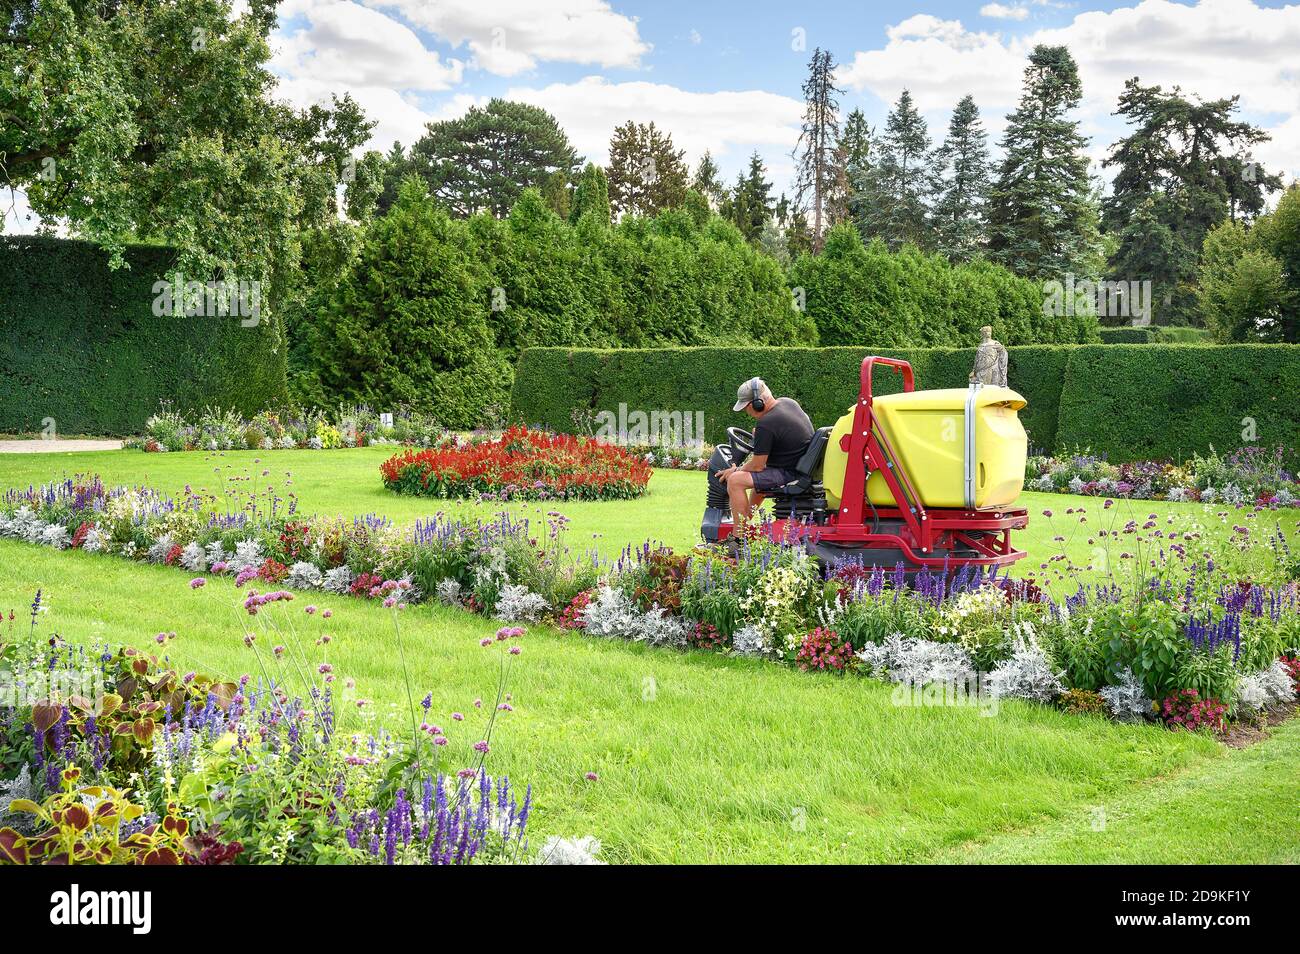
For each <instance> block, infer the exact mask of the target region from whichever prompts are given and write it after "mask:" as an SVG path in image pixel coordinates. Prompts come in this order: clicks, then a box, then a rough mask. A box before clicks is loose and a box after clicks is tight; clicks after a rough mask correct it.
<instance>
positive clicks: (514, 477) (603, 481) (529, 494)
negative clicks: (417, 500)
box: [379, 427, 651, 500]
mask: <svg viewBox="0 0 1300 954" xmlns="http://www.w3.org/2000/svg"><path fill="white" fill-rule="evenodd" d="M379 469H380V473H381V474H382V475H383V479H384V485H385V486H386V487H388V488H389V489H390V490H395V491H397V492H398V493H404V494H416V495H421V496H427V497H491V498H495V499H499V500H519V499H523V500H612V499H630V498H632V497H639V496H641V495H642V494H643V493H645V489H646V485H647V484H648V483H649V481H650V473H651V470H650V465H649V464H647V463H646V462H645V461H644V460H643V459H642V458H640V457H638V456H636V455H634V454H630V453H628V452H627V451H625V450H623V449H622V448H619V447H614V446H613V445H610V444H604V443H601V442H600V441H598V440H595V439H594V438H587V437H573V436H571V435H568V434H550V433H547V432H544V431H530V430H528V429H527V428H523V427H515V428H511V429H510V430H508V431H506V432H505V433H504V434H502V435H501V437H500V438H498V439H497V440H494V441H487V442H484V443H478V444H465V445H458V446H447V447H437V448H430V449H428V450H422V451H405V452H404V453H401V454H397V455H395V456H393V457H390V458H389V459H388V460H386V461H384V463H383V464H382V465H381V466H380V468H379Z"/></svg>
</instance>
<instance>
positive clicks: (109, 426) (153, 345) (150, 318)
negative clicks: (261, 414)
mask: <svg viewBox="0 0 1300 954" xmlns="http://www.w3.org/2000/svg"><path fill="white" fill-rule="evenodd" d="M125 257H126V264H127V266H128V267H126V268H123V269H119V270H117V271H110V270H109V267H108V255H107V254H106V253H105V252H104V251H102V250H101V249H100V248H99V247H98V246H96V245H93V244H91V243H89V242H80V241H69V240H65V239H56V238H48V237H44V236H31V235H11V236H0V368H3V369H4V372H3V374H0V432H18V433H24V432H35V431H40V430H42V429H43V428H44V427H45V423H44V422H45V420H46V419H47V418H51V419H53V420H54V422H55V425H54V426H55V427H56V428H57V430H58V432H59V433H62V434H138V433H140V431H141V430H142V429H143V427H144V423H145V420H146V419H148V417H149V416H150V415H151V414H153V413H155V412H156V411H157V410H158V409H159V406H160V405H161V403H162V402H163V401H167V402H169V403H170V405H171V407H172V408H174V409H175V410H176V411H179V412H190V413H192V412H198V411H200V410H201V409H202V408H204V407H205V406H207V405H213V406H220V407H230V408H234V409H236V410H238V411H241V412H243V413H244V414H246V415H248V416H251V415H253V414H255V413H256V412H258V411H260V410H262V409H264V408H266V407H267V406H269V405H278V404H281V403H283V402H284V400H285V396H286V395H285V348H284V341H283V336H282V334H281V331H280V327H279V324H278V323H277V322H276V321H275V320H273V317H272V316H270V315H269V314H267V313H266V312H265V311H263V313H262V315H261V321H260V322H259V323H258V324H257V325H255V326H252V327H244V326H243V325H242V324H241V322H240V319H239V318H234V317H226V318H208V317H201V316H195V317H189V318H186V317H183V316H176V317H172V316H161V317H160V316H155V315H154V314H153V303H154V299H155V297H156V294H155V292H154V290H153V285H154V283H155V282H157V281H160V280H164V279H165V275H166V272H167V270H168V269H169V268H170V267H171V265H172V258H173V253H172V251H171V250H170V249H167V248H159V247H153V246H131V247H129V248H128V249H127V250H126V256H125ZM189 277H191V276H187V278H189Z"/></svg>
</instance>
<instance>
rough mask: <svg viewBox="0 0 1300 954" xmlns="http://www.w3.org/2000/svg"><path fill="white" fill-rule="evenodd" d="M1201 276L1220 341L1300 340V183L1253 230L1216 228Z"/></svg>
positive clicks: (1208, 315) (1229, 225)
mask: <svg viewBox="0 0 1300 954" xmlns="http://www.w3.org/2000/svg"><path fill="white" fill-rule="evenodd" d="M1199 278H1200V289H1199V294H1200V306H1201V317H1202V318H1203V319H1204V321H1205V325H1206V327H1207V328H1209V330H1210V332H1211V334H1213V335H1214V338H1215V340H1216V341H1219V342H1221V343H1228V342H1234V341H1288V342H1297V341H1300V186H1296V185H1294V184H1293V185H1292V186H1291V188H1289V189H1288V190H1287V191H1286V194H1285V195H1283V196H1282V198H1281V200H1280V201H1279V202H1278V205H1277V208H1276V209H1275V210H1274V211H1273V212H1271V213H1269V214H1268V215H1264V216H1261V217H1260V218H1259V219H1258V220H1257V221H1256V222H1255V225H1254V227H1253V228H1251V229H1250V230H1247V229H1246V228H1245V227H1244V226H1243V225H1242V224H1241V223H1240V222H1224V223H1222V224H1221V225H1219V226H1218V227H1217V228H1214V229H1211V230H1210V231H1209V232H1208V233H1207V234H1206V236H1205V242H1204V245H1203V246H1202V251H1201V267H1200V275H1199Z"/></svg>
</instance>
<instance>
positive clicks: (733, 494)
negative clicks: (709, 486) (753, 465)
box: [727, 470, 763, 526]
mask: <svg viewBox="0 0 1300 954" xmlns="http://www.w3.org/2000/svg"><path fill="white" fill-rule="evenodd" d="M753 487H754V475H753V474H751V473H750V472H749V471H747V470H737V471H733V472H732V474H731V476H730V477H728V478H727V499H728V500H729V501H730V502H731V519H732V521H733V522H734V523H735V524H736V526H740V525H741V524H744V523H746V522H747V521H748V520H749V514H750V511H751V509H752V508H753V507H754V506H755V504H754V503H751V502H750V499H749V492H750V490H752V489H753ZM754 499H755V501H756V502H757V503H762V502H763V495H762V494H757V495H755V498H754Z"/></svg>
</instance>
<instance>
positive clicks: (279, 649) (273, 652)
mask: <svg viewBox="0 0 1300 954" xmlns="http://www.w3.org/2000/svg"><path fill="white" fill-rule="evenodd" d="M271 655H272V656H274V657H275V658H276V659H279V658H280V657H281V656H283V655H284V647H283V646H276V647H275V648H274V649H272V650H271Z"/></svg>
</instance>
